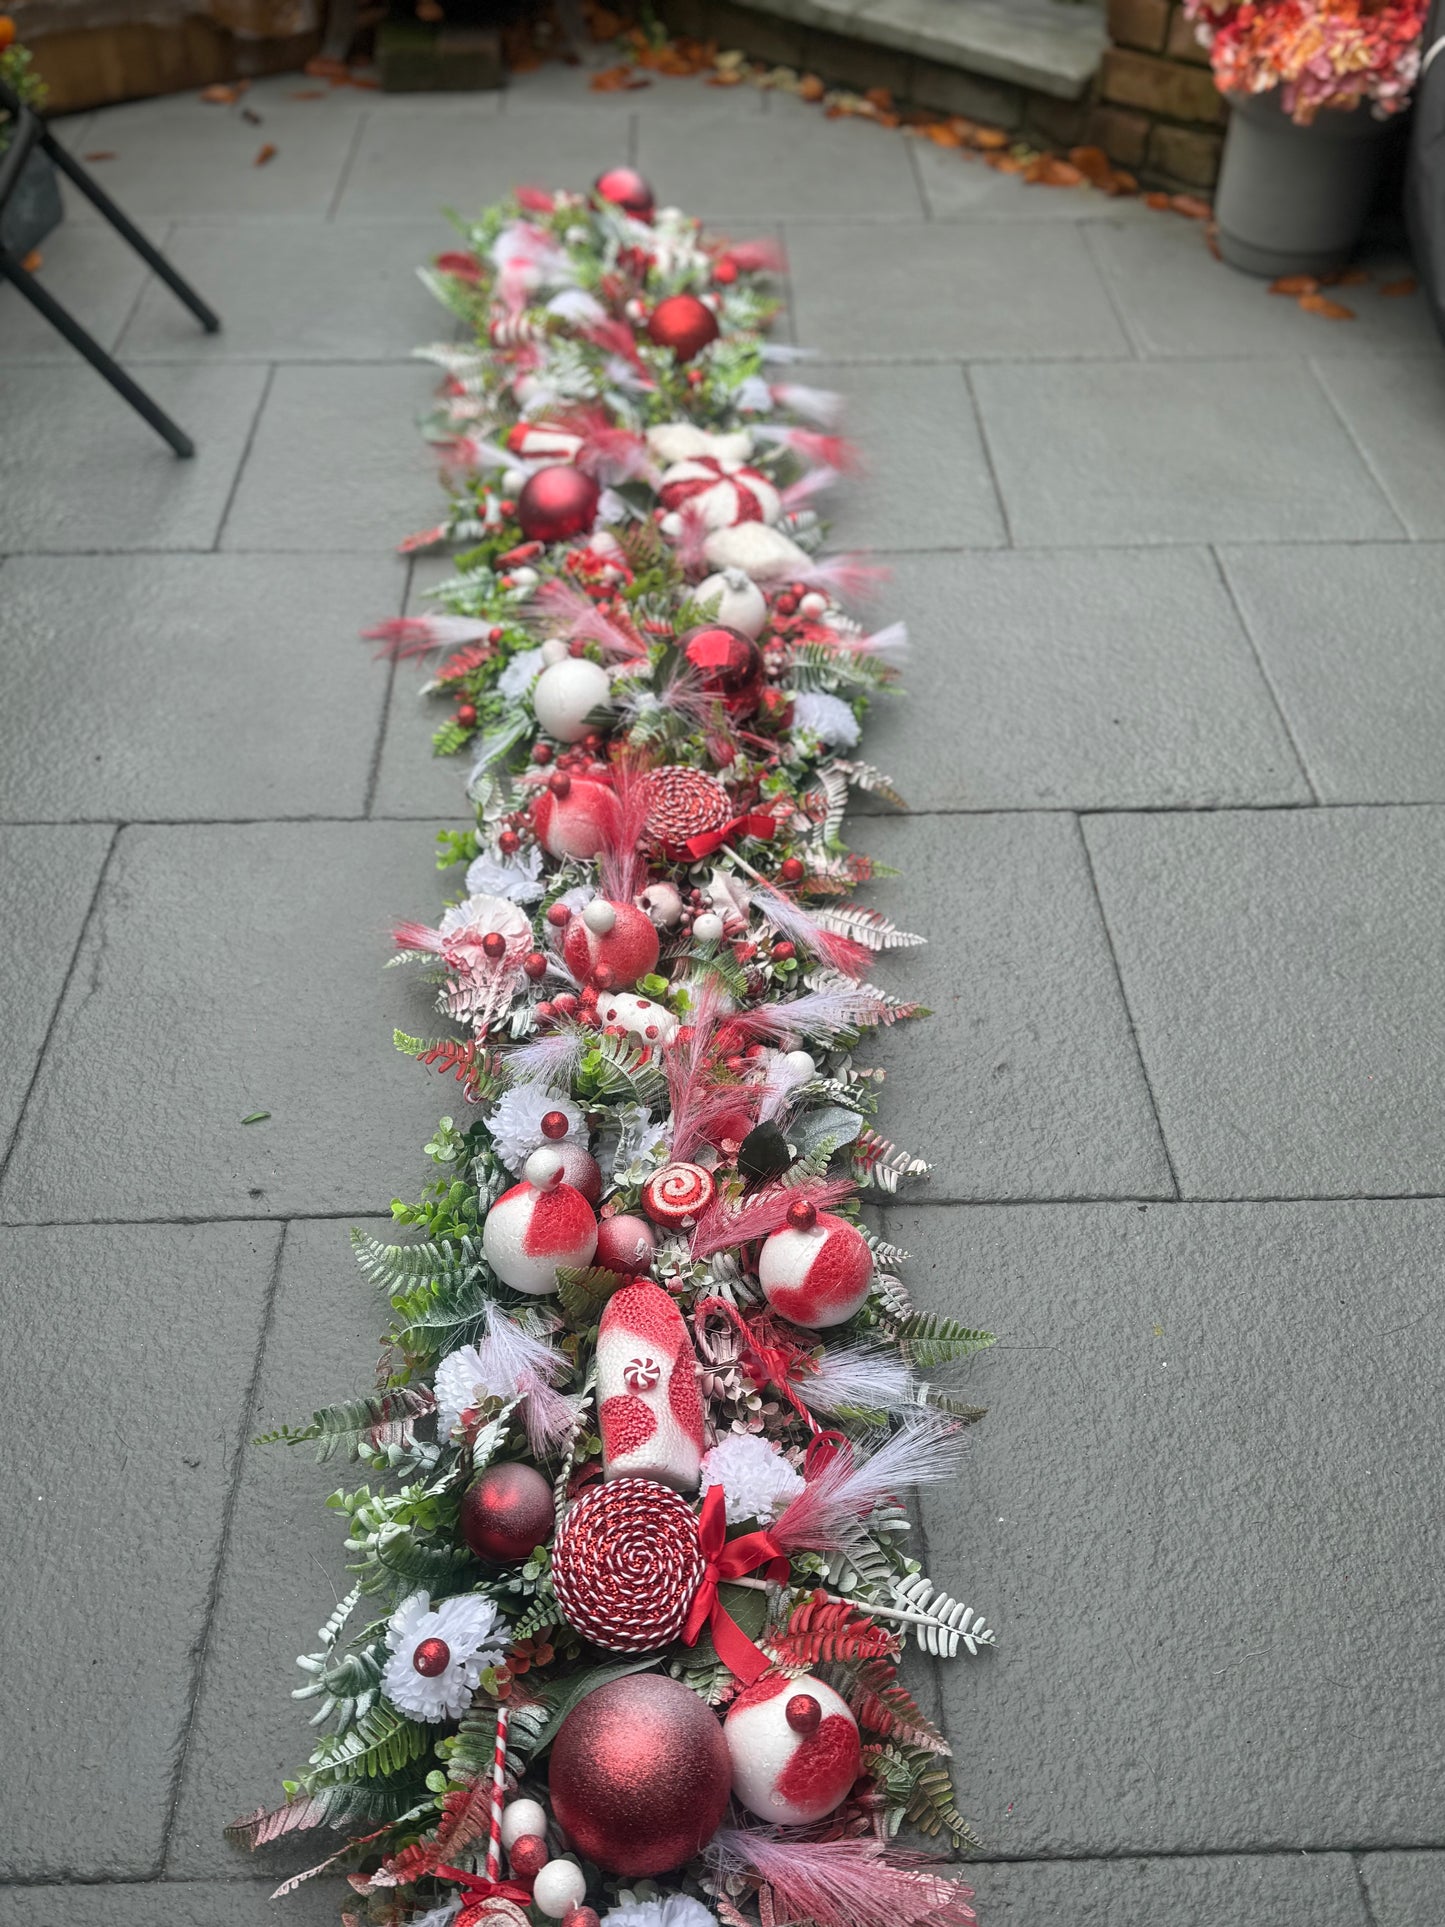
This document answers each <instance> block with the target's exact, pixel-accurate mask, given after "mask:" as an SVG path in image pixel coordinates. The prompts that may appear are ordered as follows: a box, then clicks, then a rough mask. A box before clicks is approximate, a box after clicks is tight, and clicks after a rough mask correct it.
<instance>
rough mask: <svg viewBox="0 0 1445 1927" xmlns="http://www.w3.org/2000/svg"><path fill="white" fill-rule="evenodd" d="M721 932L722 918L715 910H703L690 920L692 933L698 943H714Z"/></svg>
mask: <svg viewBox="0 0 1445 1927" xmlns="http://www.w3.org/2000/svg"><path fill="white" fill-rule="evenodd" d="M722 933H723V920H722V918H721V917H720V916H718V914H717V912H716V911H715V910H704V911H703V913H702V915H701V916H700V917H694V918H693V920H692V934H693V935H694V936H695V937H696V938H697V940H698V942H699V943H716V942H717V940H718V938H719V937H720V936H721V935H722Z"/></svg>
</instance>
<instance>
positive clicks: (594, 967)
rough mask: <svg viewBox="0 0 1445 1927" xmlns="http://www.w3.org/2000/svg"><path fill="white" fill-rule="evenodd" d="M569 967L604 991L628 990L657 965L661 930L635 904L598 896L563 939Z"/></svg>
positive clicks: (570, 924) (584, 979) (564, 958)
mask: <svg viewBox="0 0 1445 1927" xmlns="http://www.w3.org/2000/svg"><path fill="white" fill-rule="evenodd" d="M562 957H563V960H564V962H565V963H566V965H567V968H568V969H569V970H570V971H571V972H572V974H573V976H575V977H577V978H578V979H579V980H580V981H581V982H583V983H594V984H596V985H597V987H598V988H599V989H600V990H626V989H628V988H629V987H630V986H631V985H633V984H635V983H636V982H637V980H638V978H639V977H645V976H646V975H647V973H648V972H649V971H650V970H651V969H652V968H653V967H654V966H655V965H656V963H657V957H658V941H657V931H656V929H655V927H654V926H653V924H652V922H651V920H650V919H649V918H648V917H647V916H646V915H645V914H644V913H643V912H642V911H641V910H639V909H638V908H637V905H636V904H635V903H611V902H609V901H608V899H607V898H606V897H594V898H593V899H592V901H591V903H589V904H588V905H587V907H586V909H585V910H584V911H583V912H582V914H581V916H580V917H573V919H572V921H571V922H570V923H569V924H568V925H567V933H566V935H565V936H564V937H563V939H562Z"/></svg>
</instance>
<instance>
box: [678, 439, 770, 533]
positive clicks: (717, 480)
mask: <svg viewBox="0 0 1445 1927" xmlns="http://www.w3.org/2000/svg"><path fill="white" fill-rule="evenodd" d="M658 499H659V500H660V501H661V503H662V506H663V507H664V508H665V509H667V510H668V511H669V513H668V515H667V516H666V517H664V519H663V524H662V527H663V531H664V533H665V534H675V533H676V532H677V530H678V529H680V528H681V526H682V524H681V521H679V522H678V523H677V525H676V528H674V527H673V525H672V517H673V516H674V515H678V514H679V513H680V511H681V510H682V509H683V508H690V509H691V510H692V512H693V514H694V515H697V516H699V517H700V518H701V520H702V525H703V527H704V528H705V529H730V528H732V527H734V525H735V524H737V523H739V522H767V523H773V522H776V521H777V519H778V517H779V515H780V514H781V513H782V500H781V498H780V496H779V494H778V491H777V490H776V489H775V488H774V487H773V485H772V483H771V482H770V481H769V480H768V478H767V476H766V475H764V474H763V472H762V470H761V469H759V468H749V467H748V466H747V464H746V463H745V462H737V461H729V460H727V459H725V458H724V457H723V456H720V455H694V456H691V457H689V459H688V460H687V461H683V462H674V463H673V465H672V467H671V468H669V469H667V470H666V471H665V473H664V474H663V477H662V485H661V487H660V488H659V489H658Z"/></svg>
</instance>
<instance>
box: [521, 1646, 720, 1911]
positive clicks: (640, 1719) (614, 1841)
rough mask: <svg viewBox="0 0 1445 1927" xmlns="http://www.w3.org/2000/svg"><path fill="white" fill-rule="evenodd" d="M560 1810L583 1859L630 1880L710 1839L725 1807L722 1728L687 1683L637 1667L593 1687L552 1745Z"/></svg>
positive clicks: (679, 1860)
mask: <svg viewBox="0 0 1445 1927" xmlns="http://www.w3.org/2000/svg"><path fill="white" fill-rule="evenodd" d="M549 1781H550V1786H551V1792H552V1811H553V1813H554V1814H555V1815H556V1818H557V1821H558V1823H559V1824H560V1825H561V1827H562V1828H563V1829H564V1831H565V1832H566V1834H567V1837H568V1839H569V1840H570V1841H571V1842H572V1845H573V1846H574V1847H575V1848H576V1849H577V1851H578V1853H580V1854H581V1855H582V1856H583V1858H584V1859H587V1860H593V1861H595V1862H596V1863H597V1865H598V1866H599V1867H601V1868H603V1870H604V1871H605V1872H607V1873H616V1874H623V1875H626V1876H628V1877H629V1878H632V1879H637V1878H641V1877H643V1876H646V1875H649V1874H659V1873H667V1872H668V1871H669V1870H670V1869H672V1868H674V1867H680V1866H682V1865H683V1864H684V1862H686V1861H688V1860H691V1858H692V1857H693V1855H694V1854H695V1853H697V1852H698V1851H699V1850H700V1849H701V1848H703V1847H704V1846H706V1845H707V1843H708V1841H709V1840H711V1838H712V1837H713V1835H714V1834H715V1833H716V1832H717V1830H718V1827H719V1826H720V1825H721V1824H722V1818H723V1815H724V1813H725V1812H726V1811H727V1804H728V1795H729V1793H730V1791H731V1787H732V1761H731V1756H730V1755H729V1753H728V1748H727V1742H726V1740H725V1739H724V1738H723V1731H722V1727H721V1725H720V1724H719V1723H718V1720H717V1718H716V1717H715V1715H714V1714H713V1713H712V1712H710V1711H709V1709H708V1708H707V1707H706V1706H704V1705H703V1703H702V1701H701V1700H700V1699H699V1698H698V1696H697V1694H696V1693H694V1692H693V1691H692V1689H691V1688H690V1687H688V1686H684V1685H683V1683H682V1681H681V1680H676V1679H664V1678H663V1677H662V1676H661V1675H659V1674H657V1673H634V1674H633V1675H632V1676H631V1677H630V1678H627V1679H615V1680H612V1681H611V1682H610V1683H609V1684H608V1685H606V1686H599V1687H598V1689H597V1691H596V1692H595V1693H589V1694H588V1695H587V1697H586V1699H584V1700H583V1701H582V1702H581V1704H580V1705H578V1706H576V1707H574V1708H573V1710H572V1711H571V1712H570V1713H569V1714H568V1715H567V1717H566V1719H565V1720H564V1721H563V1722H562V1726H561V1729H560V1731H559V1732H558V1734H557V1738H556V1740H555V1741H554V1743H553V1746H552V1759H551V1767H550V1770H549Z"/></svg>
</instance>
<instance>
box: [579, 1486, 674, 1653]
mask: <svg viewBox="0 0 1445 1927" xmlns="http://www.w3.org/2000/svg"><path fill="white" fill-rule="evenodd" d="M703 1570H704V1560H703V1556H702V1548H701V1547H700V1546H699V1545H698V1542H697V1519H696V1517H695V1516H694V1514H693V1510H692V1507H691V1506H690V1505H688V1503H687V1501H686V1500H685V1499H680V1498H679V1497H678V1495H677V1494H676V1493H675V1492H674V1491H673V1490H672V1488H671V1487H670V1486H666V1485H659V1484H658V1483H657V1481H656V1480H655V1479H617V1480H615V1481H614V1482H612V1483H611V1484H608V1485H594V1486H592V1487H590V1488H589V1490H588V1491H586V1492H585V1493H584V1494H583V1495H582V1497H581V1498H580V1499H579V1500H578V1501H577V1503H576V1505H574V1506H573V1508H572V1510H571V1511H570V1512H569V1513H568V1514H567V1516H566V1518H565V1519H564V1520H563V1521H562V1524H561V1525H560V1526H559V1527H558V1529H557V1538H556V1541H555V1543H554V1544H553V1547H552V1583H553V1586H554V1587H555V1588H556V1592H557V1604H558V1605H559V1606H560V1607H561V1608H562V1616H563V1618H564V1619H565V1620H566V1621H567V1624H568V1625H569V1626H571V1627H573V1628H574V1629H575V1630H576V1631H577V1632H579V1633H581V1634H582V1636H583V1638H584V1639H590V1640H591V1641H592V1643H593V1645H595V1646H601V1647H603V1648H604V1649H605V1650H606V1651H607V1652H609V1653H655V1652H657V1651H658V1650H659V1648H661V1647H663V1646H667V1645H669V1644H671V1642H672V1641H673V1640H674V1639H676V1638H677V1636H678V1634H679V1633H680V1632H681V1631H682V1625H683V1621H684V1620H685V1619H686V1617H687V1609H688V1607H689V1606H690V1605H691V1604H692V1598H693V1594H694V1593H695V1592H696V1591H697V1589H698V1587H699V1586H700V1585H701V1584H702V1576H703Z"/></svg>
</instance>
